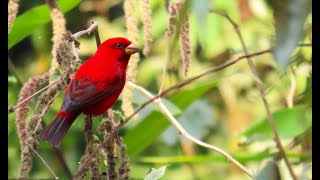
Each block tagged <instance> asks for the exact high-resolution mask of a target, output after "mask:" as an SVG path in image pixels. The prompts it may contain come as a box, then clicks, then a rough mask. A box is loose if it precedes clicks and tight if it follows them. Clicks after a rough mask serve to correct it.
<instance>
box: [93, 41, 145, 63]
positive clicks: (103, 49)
mask: <svg viewBox="0 0 320 180" xmlns="http://www.w3.org/2000/svg"><path fill="white" fill-rule="evenodd" d="M137 52H139V48H138V47H136V46H135V45H134V44H133V43H131V41H129V40H128V39H126V38H122V37H116V38H110V39H108V40H106V41H104V42H103V43H102V44H101V45H100V46H99V48H98V51H97V53H103V54H105V55H106V56H107V57H110V58H111V59H114V60H116V61H120V62H123V63H128V60H129V59H130V56H131V55H132V54H134V53H137ZM108 59H109V58H108Z"/></svg>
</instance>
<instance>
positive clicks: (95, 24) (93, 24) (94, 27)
mask: <svg viewBox="0 0 320 180" xmlns="http://www.w3.org/2000/svg"><path fill="white" fill-rule="evenodd" d="M91 23H92V24H91V26H90V27H89V28H88V29H86V30H82V31H79V32H77V33H75V34H73V38H74V40H75V41H76V40H77V39H79V37H80V36H82V35H84V34H87V35H89V34H90V33H91V32H93V31H95V29H96V28H97V27H98V23H97V22H95V21H92V22H91ZM77 46H78V45H76V43H72V50H73V54H74V56H75V61H78V62H81V60H80V58H79V55H78V49H77Z"/></svg>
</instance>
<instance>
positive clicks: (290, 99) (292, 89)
mask: <svg viewBox="0 0 320 180" xmlns="http://www.w3.org/2000/svg"><path fill="white" fill-rule="evenodd" d="M290 69H291V73H290V80H291V86H290V90H289V93H288V96H287V105H288V107H289V108H292V107H293V97H294V93H295V90H296V85H297V83H296V80H295V73H294V70H293V68H290Z"/></svg>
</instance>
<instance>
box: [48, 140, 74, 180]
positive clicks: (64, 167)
mask: <svg viewBox="0 0 320 180" xmlns="http://www.w3.org/2000/svg"><path fill="white" fill-rule="evenodd" d="M52 148H53V149H54V151H55V153H56V155H57V157H58V159H59V161H60V163H61V164H62V169H63V171H64V172H65V173H66V175H67V177H68V179H70V180H72V173H71V171H70V168H69V167H68V165H67V163H66V161H65V160H64V158H63V154H62V152H61V150H60V149H58V148H57V147H55V146H52Z"/></svg>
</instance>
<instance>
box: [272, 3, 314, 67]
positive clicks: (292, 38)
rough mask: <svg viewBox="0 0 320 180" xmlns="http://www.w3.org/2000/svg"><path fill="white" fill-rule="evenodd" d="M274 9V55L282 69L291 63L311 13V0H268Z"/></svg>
mask: <svg viewBox="0 0 320 180" xmlns="http://www.w3.org/2000/svg"><path fill="white" fill-rule="evenodd" d="M267 2H268V3H269V5H270V6H271V7H272V9H273V15H274V20H275V29H276V42H275V48H274V51H273V56H274V57H275V59H276V61H277V62H278V64H279V65H280V67H281V68H282V69H285V68H286V67H287V66H288V65H289V61H290V57H291V54H292V52H293V50H294V49H295V48H296V46H297V45H298V42H299V40H301V38H302V35H303V26H304V23H305V21H306V19H307V16H308V14H309V13H311V6H312V5H311V4H312V3H311V0H267Z"/></svg>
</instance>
